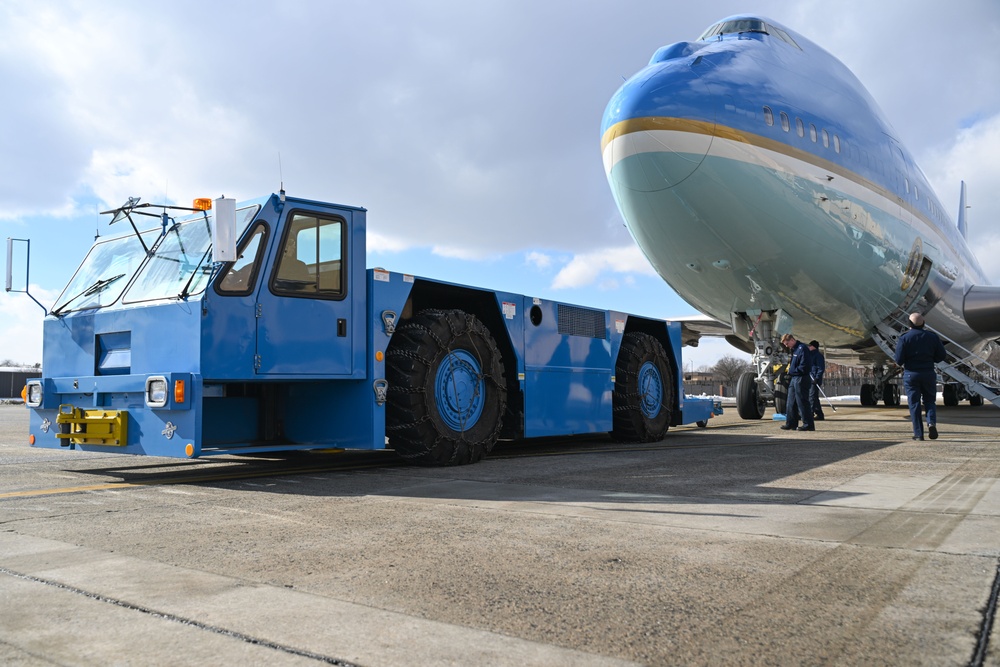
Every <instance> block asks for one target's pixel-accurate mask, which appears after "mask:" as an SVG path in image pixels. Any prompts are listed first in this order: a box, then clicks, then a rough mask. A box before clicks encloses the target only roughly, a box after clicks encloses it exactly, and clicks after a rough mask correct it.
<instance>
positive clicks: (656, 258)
mask: <svg viewBox="0 0 1000 667" xmlns="http://www.w3.org/2000/svg"><path fill="white" fill-rule="evenodd" d="M602 135H603V136H602V141H601V147H602V152H603V156H604V168H605V172H606V173H607V177H608V181H609V183H610V185H611V189H612V192H613V194H614V197H615V200H616V202H617V203H618V207H619V209H620V211H621V214H622V216H623V218H624V219H625V222H626V224H627V225H628V228H629V230H630V231H631V233H632V236H633V237H634V238H635V240H636V242H637V243H638V245H639V247H640V248H641V249H642V250H643V252H644V253H645V255H646V257H647V258H648V259H649V261H650V262H651V264H652V265H653V267H654V268H655V269H656V271H657V272H658V273H659V274H660V276H662V277H663V279H664V280H666V281H667V283H668V284H669V285H670V286H671V287H672V288H673V289H674V290H675V291H676V292H677V293H678V294H679V295H680V296H681V297H683V298H684V299H685V300H686V301H688V302H689V303H690V304H691V305H693V306H694V307H695V308H697V309H698V310H699V311H701V312H702V313H705V314H707V315H708V316H710V317H711V318H714V320H717V322H714V323H713V322H711V321H706V320H701V321H700V322H699V321H694V322H689V323H688V325H689V330H690V334H689V340H688V342H692V341H696V339H697V336H698V335H699V334H706V335H707V334H711V333H715V334H717V335H718V334H719V333H720V327H721V333H724V334H726V339H727V340H729V342H730V343H732V344H733V345H734V346H735V347H737V348H739V349H741V350H744V351H746V352H748V353H751V354H753V360H754V368H755V371H754V372H752V373H749V374H747V375H744V377H743V378H741V380H740V383H739V385H738V389H737V399H738V408H739V412H740V415H741V416H743V417H744V418H747V419H759V418H760V417H761V416H762V415H763V413H764V407H765V403H766V401H768V400H771V399H775V400H776V403H777V405H776V407H777V408H778V409H779V411H782V410H783V409H784V408H783V403H784V399H783V395H782V393H781V387H780V384H779V383H778V382H776V377H775V374H774V369H775V368H776V367H778V366H780V365H781V364H783V362H784V359H785V357H784V354H785V350H783V348H782V347H781V345H779V344H778V338H779V337H780V335H781V334H782V333H786V332H794V333H795V335H796V337H797V338H799V339H800V340H807V341H808V340H810V339H816V340H819V341H822V344H823V346H824V349H825V351H827V354H828V357H831V358H834V359H836V360H838V361H841V360H843V361H846V362H850V363H855V364H864V365H868V364H870V365H871V366H872V367H873V370H874V371H875V380H874V382H872V383H870V384H866V385H865V386H864V387H862V403H863V404H868V405H874V404H875V403H877V402H878V401H879V400H880V399H881V400H882V401H883V402H884V403H886V404H887V405H898V403H899V388H898V386H897V385H896V384H894V382H893V381H892V379H893V375H894V372H892V371H887V366H886V365H887V363H888V361H889V359H888V356H887V355H889V354H890V353H891V351H892V349H893V347H894V341H895V336H896V335H898V333H899V331H900V329H901V325H900V323H901V322H903V321H905V316H906V314H907V313H909V312H912V311H915V310H919V311H921V312H923V313H925V317H926V320H927V324H928V326H929V327H930V328H933V329H934V330H935V331H937V332H938V333H939V334H941V335H942V338H943V339H944V340H945V341H946V342H947V347H949V350H950V352H952V353H953V354H954V355H956V356H957V357H962V358H965V359H968V356H967V354H966V353H967V352H968V353H976V354H982V353H984V351H985V349H986V347H987V346H988V345H989V344H990V342H991V341H992V340H993V339H995V338H997V337H998V336H1000V287H994V286H990V285H988V283H987V280H986V277H985V275H984V273H983V270H982V268H981V267H980V265H979V262H978V261H977V260H976V258H975V256H974V255H973V253H972V251H971V250H970V248H969V246H968V244H967V242H966V218H965V208H966V207H965V186H964V184H963V185H962V198H961V202H960V203H959V212H958V222H957V224H956V223H955V222H953V221H952V219H951V218H950V217H949V215H948V214H947V213H946V211H945V208H944V206H943V205H942V204H941V203H940V202H939V201H938V198H937V196H936V195H935V194H934V191H933V190H932V188H931V186H930V184H929V183H928V181H927V178H926V177H925V176H924V174H923V172H922V171H921V170H920V168H919V167H918V166H917V165H916V163H915V162H914V161H913V157H912V156H911V154H910V152H909V151H908V150H907V149H906V148H905V147H904V146H903V145H902V144H901V143H900V142H899V139H898V137H897V135H896V133H895V131H894V130H893V128H892V126H891V125H890V124H889V122H888V121H887V120H886V119H885V116H884V114H883V113H882V111H881V110H880V109H879V107H878V105H877V104H876V103H875V101H874V99H873V98H872V97H871V95H870V94H869V93H868V91H867V90H865V88H864V86H862V84H861V82H860V81H858V79H857V78H856V77H855V76H854V75H853V74H852V73H851V72H850V70H848V69H847V67H845V66H844V64H843V63H841V62H840V61H839V60H837V59H836V58H835V57H833V56H832V55H830V54H829V53H828V52H826V51H825V50H823V49H822V48H820V47H819V46H817V45H816V44H814V43H813V42H811V41H809V40H808V39H806V38H805V37H803V36H802V35H799V34H798V33H796V32H794V31H792V30H790V29H788V28H786V27H784V26H782V25H780V24H778V23H776V22H774V21H772V20H770V19H767V18H763V17H759V16H751V15H743V16H734V17H730V18H727V19H724V20H722V21H720V22H718V23H716V24H715V25H713V26H711V27H710V28H708V30H706V31H705V33H704V34H703V35H702V36H701V37H700V38H698V39H697V40H696V41H693V42H678V43H676V44H671V45H669V46H665V47H663V48H661V49H659V50H658V51H656V53H655V54H654V55H653V57H652V59H651V60H650V62H649V64H648V65H647V66H646V67H645V68H644V69H642V70H641V71H639V72H638V73H637V74H635V75H634V76H633V77H632V78H630V79H629V80H628V81H626V82H625V84H624V85H622V87H621V88H620V89H619V90H618V92H617V93H615V95H614V97H613V98H612V99H611V101H610V102H609V103H608V106H607V109H606V110H605V112H604V120H603V124H602ZM699 325H700V326H699ZM955 368H956V370H958V369H962V371H963V374H960V375H959V374H956V375H953V376H952V377H961V378H965V377H967V376H966V375H964V372H967V371H968V372H971V371H969V368H968V366H967V365H963V364H961V363H959V364H956V365H955ZM983 396H985V397H986V398H987V399H989V400H994V399H993V398H992V397H991V395H990V394H989V393H982V392H979V393H977V390H976V389H975V387H974V383H973V384H969V383H963V382H949V383H946V384H945V394H944V399H945V403H946V404H956V403H957V402H958V400H960V399H962V398H969V399H970V400H971V402H973V403H974V404H981V403H982V400H983Z"/></svg>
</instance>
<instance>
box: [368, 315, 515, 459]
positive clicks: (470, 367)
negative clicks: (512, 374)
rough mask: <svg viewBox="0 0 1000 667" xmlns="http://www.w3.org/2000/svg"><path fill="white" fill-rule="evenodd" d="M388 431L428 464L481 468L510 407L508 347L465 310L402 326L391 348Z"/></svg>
mask: <svg viewBox="0 0 1000 667" xmlns="http://www.w3.org/2000/svg"><path fill="white" fill-rule="evenodd" d="M385 359H386V361H385V375H386V380H388V382H389V389H388V394H387V398H388V401H387V404H386V413H385V419H386V432H387V433H388V434H389V445H390V446H391V447H393V448H394V449H395V450H396V453H397V454H398V455H399V456H401V457H402V458H404V459H406V460H408V461H411V462H413V463H418V464H421V465H436V466H451V465H464V464H466V463H475V462H476V461H478V460H480V459H481V458H483V456H485V455H486V454H488V453H489V452H490V450H492V449H493V445H495V444H496V441H497V437H498V435H499V433H500V426H501V420H502V419H503V414H504V409H505V407H506V403H507V385H506V383H505V381H504V374H503V365H502V363H501V357H500V350H499V349H498V348H497V345H496V342H495V341H494V340H493V337H492V336H491V335H490V332H489V330H488V329H487V328H486V327H485V326H483V324H482V322H480V321H479V320H478V319H476V317H475V316H473V315H469V314H468V313H465V312H462V311H461V310H425V311H422V312H420V313H418V314H417V315H416V316H415V317H414V318H413V319H411V320H410V321H408V322H406V323H404V324H402V325H401V326H399V328H397V329H396V333H395V334H394V335H393V337H392V342H391V343H390V344H389V349H388V350H386V357H385Z"/></svg>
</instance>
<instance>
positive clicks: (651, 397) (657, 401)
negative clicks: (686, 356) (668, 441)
mask: <svg viewBox="0 0 1000 667" xmlns="http://www.w3.org/2000/svg"><path fill="white" fill-rule="evenodd" d="M675 382H676V380H675V377H674V372H673V365H672V364H671V363H670V358H669V357H667V353H666V351H665V350H664V349H663V346H662V345H661V344H660V341H658V340H656V339H655V338H653V337H652V336H650V335H649V334H645V333H639V332H635V331H632V332H629V333H627V334H625V335H624V336H623V337H622V344H621V348H620V349H619V351H618V360H617V362H616V363H615V393H614V396H613V398H612V405H613V408H614V419H613V428H614V430H613V431H612V432H611V435H612V437H614V439H615V440H618V441H620V442H657V441H659V440H662V439H663V436H664V435H666V433H667V429H669V428H670V421H671V420H670V418H671V413H672V412H673V408H674V401H675V397H676V395H677V391H676V387H675Z"/></svg>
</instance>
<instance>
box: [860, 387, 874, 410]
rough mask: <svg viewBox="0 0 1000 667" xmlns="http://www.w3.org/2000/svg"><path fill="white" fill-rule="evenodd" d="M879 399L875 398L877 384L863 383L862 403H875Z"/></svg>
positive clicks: (869, 404)
mask: <svg viewBox="0 0 1000 667" xmlns="http://www.w3.org/2000/svg"><path fill="white" fill-rule="evenodd" d="M876 403H877V401H876V400H875V385H873V384H863V385H861V405H864V406H865V407H868V406H872V405H875V404H876Z"/></svg>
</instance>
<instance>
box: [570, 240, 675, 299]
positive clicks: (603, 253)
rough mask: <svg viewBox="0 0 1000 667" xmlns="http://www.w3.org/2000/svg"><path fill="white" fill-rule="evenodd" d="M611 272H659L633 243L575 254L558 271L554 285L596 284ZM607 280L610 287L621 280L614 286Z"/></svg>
mask: <svg viewBox="0 0 1000 667" xmlns="http://www.w3.org/2000/svg"><path fill="white" fill-rule="evenodd" d="M607 272H611V273H624V274H628V273H638V274H641V275H646V276H654V275H656V272H655V271H653V267H651V266H650V265H649V262H648V261H646V258H645V256H644V255H643V254H642V251H641V250H639V247H638V246H636V245H629V246H624V247H619V248H607V249H605V250H599V251H595V252H588V253H582V254H578V255H574V257H573V259H571V260H570V261H569V263H568V264H567V265H566V266H564V267H563V268H562V269H560V270H559V273H557V274H556V277H555V278H554V279H553V280H552V288H553V289H565V288H575V287H585V286H587V285H593V284H594V283H597V282H599V279H600V278H602V276H604V274H606V273H607ZM607 280H609V279H608V278H605V279H604V281H605V282H604V285H605V287H606V288H608V289H614V288H615V287H617V284H615V285H614V286H611V284H610V283H609V282H607Z"/></svg>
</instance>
